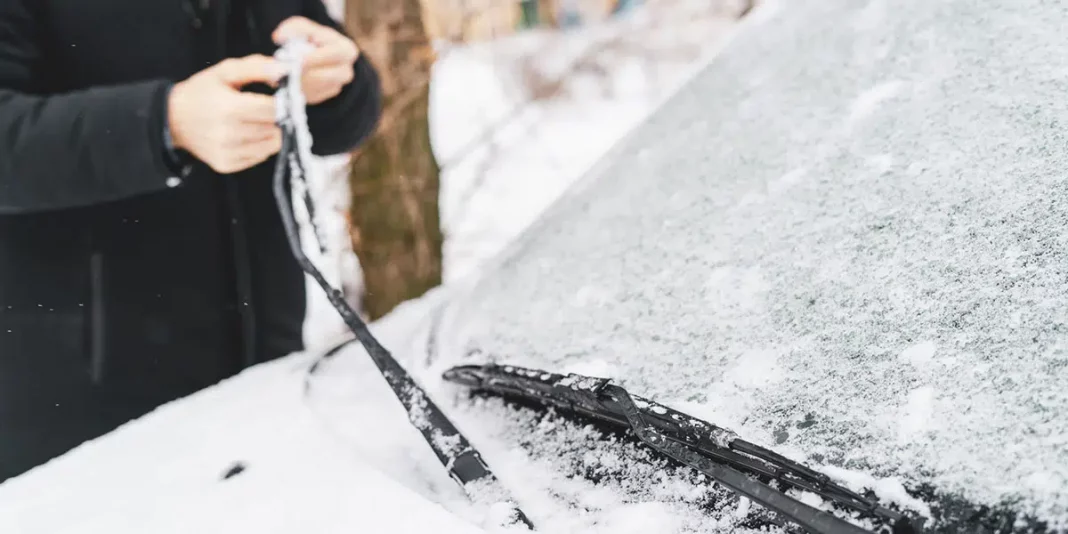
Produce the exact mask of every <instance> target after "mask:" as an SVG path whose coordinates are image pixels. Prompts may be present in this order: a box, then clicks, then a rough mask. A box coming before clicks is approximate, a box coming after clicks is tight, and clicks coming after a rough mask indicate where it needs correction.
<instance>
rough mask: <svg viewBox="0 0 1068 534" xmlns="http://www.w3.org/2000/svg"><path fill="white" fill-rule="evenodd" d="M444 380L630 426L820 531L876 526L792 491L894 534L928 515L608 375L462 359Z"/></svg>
mask: <svg viewBox="0 0 1068 534" xmlns="http://www.w3.org/2000/svg"><path fill="white" fill-rule="evenodd" d="M444 378H445V379H446V380H448V381H450V382H455V383H459V384H463V385H465V386H468V387H470V388H471V389H473V390H475V391H482V392H489V393H495V394H498V395H503V396H511V397H517V398H522V399H527V400H533V401H536V402H538V403H540V404H543V405H547V406H554V407H557V408H560V409H563V410H568V411H571V412H574V413H577V414H580V415H583V416H587V417H590V418H593V419H597V420H599V421H602V422H604V423H607V424H609V425H610V426H613V427H616V428H622V429H624V430H627V431H629V432H632V433H633V434H634V435H635V436H636V437H637V438H638V439H639V440H641V442H643V443H644V444H645V445H647V446H648V447H650V448H652V449H653V450H655V451H657V452H659V453H661V454H663V455H665V456H668V457H670V458H672V459H674V460H676V461H678V462H681V463H682V464H684V465H687V466H689V467H691V468H694V469H696V470H698V471H700V472H702V473H704V474H705V475H707V476H709V477H711V478H712V479H713V480H715V481H717V482H718V483H720V484H722V485H723V486H725V487H727V488H729V489H731V490H732V491H734V492H735V493H738V494H739V495H742V496H745V497H747V498H749V499H750V500H752V501H753V502H756V503H758V504H760V505H761V506H763V507H765V508H767V509H769V510H771V511H773V512H775V513H776V514H778V515H779V516H780V517H782V518H784V519H786V520H788V521H791V522H793V523H796V524H797V525H799V526H801V527H803V528H804V529H805V530H807V531H809V532H814V533H818V534H870V532H871V531H869V530H866V529H864V528H861V527H859V526H857V525H854V524H853V523H850V522H848V521H846V520H844V519H841V518H839V517H837V516H835V515H833V514H831V513H829V512H826V511H823V510H819V509H817V508H814V507H812V506H810V505H808V504H805V503H803V502H801V501H800V500H798V499H796V498H794V497H791V496H790V495H788V494H787V493H786V491H787V490H788V489H791V488H793V489H797V490H802V491H807V492H811V493H814V494H816V495H819V496H820V497H822V498H823V499H825V500H826V501H829V502H831V503H834V504H835V505H837V506H838V507H840V508H843V509H847V510H851V511H854V512H857V513H858V514H860V515H861V516H862V517H868V518H872V519H874V520H876V521H877V522H879V523H881V524H883V525H886V526H888V527H889V528H891V529H892V531H893V532H894V533H895V534H898V533H906V532H921V531H922V526H923V520H922V518H915V517H910V516H906V515H905V514H902V513H900V512H897V511H895V510H891V509H889V508H886V507H884V506H882V505H880V504H879V503H878V502H877V501H875V500H873V499H870V498H868V497H865V496H864V495H861V494H859V493H856V492H854V491H852V490H850V489H849V488H846V487H844V486H842V485H840V484H837V483H835V482H833V481H832V480H830V478H829V477H828V476H827V475H825V474H823V473H820V472H818V471H815V470H813V469H810V468H808V467H805V466H804V465H802V464H800V463H798V462H795V461H793V460H790V459H788V458H786V457H785V456H782V455H780V454H777V453H775V452H774V451H771V450H768V449H766V448H764V447H761V446H759V445H756V444H754V443H751V442H749V441H746V440H744V439H741V438H740V437H738V435H737V434H735V433H734V432H732V431H731V430H728V429H725V428H721V427H718V426H715V425H713V424H711V423H708V422H706V421H702V420H700V419H697V418H694V417H691V416H689V415H686V414H684V413H682V412H679V411H676V410H673V409H671V408H668V407H667V406H663V405H661V404H658V403H656V402H653V401H651V400H648V399H645V398H642V397H639V396H637V395H631V394H630V393H628V392H627V391H626V390H625V389H623V388H622V387H620V386H617V385H615V384H612V383H611V381H610V380H609V379H605V378H595V377H589V376H583V375H576V374H568V375H562V374H556V373H550V372H546V371H539V370H535V369H525V368H522V367H516V366H507V365H506V366H501V365H494V364H490V365H464V366H459V367H454V368H452V369H449V370H448V371H446V372H445V373H444Z"/></svg>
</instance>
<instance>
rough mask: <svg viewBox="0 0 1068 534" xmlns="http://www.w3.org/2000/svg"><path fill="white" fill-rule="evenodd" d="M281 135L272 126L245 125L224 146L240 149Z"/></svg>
mask: <svg viewBox="0 0 1068 534" xmlns="http://www.w3.org/2000/svg"><path fill="white" fill-rule="evenodd" d="M281 135H282V132H281V130H280V129H279V128H278V127H277V126H275V125H273V124H256V125H245V126H244V127H243V128H241V129H240V130H239V131H237V132H236V133H234V134H233V135H232V137H230V138H229V139H228V140H227V142H226V145H227V146H228V147H229V148H241V147H245V146H248V145H255V144H257V143H260V142H263V141H266V140H268V139H271V138H273V137H280V136H281Z"/></svg>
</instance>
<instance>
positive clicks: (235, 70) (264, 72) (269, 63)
mask: <svg viewBox="0 0 1068 534" xmlns="http://www.w3.org/2000/svg"><path fill="white" fill-rule="evenodd" d="M215 72H216V74H217V75H218V76H219V79H220V80H222V82H223V83H225V84H226V85H229V86H230V87H233V88H235V89H239V88H241V87H243V86H245V85H248V84H251V83H266V84H270V85H274V84H276V83H278V80H279V79H281V78H282V76H284V75H285V72H286V71H285V67H283V66H282V64H281V63H279V62H278V61H277V60H275V59H274V58H270V57H267V56H264V55H261V54H255V55H251V56H245V57H243V58H231V59H225V60H223V61H222V62H221V63H219V64H218V65H216V67H215Z"/></svg>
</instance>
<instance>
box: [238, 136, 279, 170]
mask: <svg viewBox="0 0 1068 534" xmlns="http://www.w3.org/2000/svg"><path fill="white" fill-rule="evenodd" d="M280 150H282V131H281V130H278V131H276V132H274V134H272V135H271V136H270V137H268V138H266V139H263V140H261V141H257V142H255V143H249V144H247V145H245V146H243V147H241V149H240V150H239V151H238V154H239V156H238V157H240V158H242V160H243V161H246V162H252V164H253V165H257V164H259V163H262V162H264V161H266V160H267V158H269V157H271V156H273V155H275V154H277V153H278V151H280Z"/></svg>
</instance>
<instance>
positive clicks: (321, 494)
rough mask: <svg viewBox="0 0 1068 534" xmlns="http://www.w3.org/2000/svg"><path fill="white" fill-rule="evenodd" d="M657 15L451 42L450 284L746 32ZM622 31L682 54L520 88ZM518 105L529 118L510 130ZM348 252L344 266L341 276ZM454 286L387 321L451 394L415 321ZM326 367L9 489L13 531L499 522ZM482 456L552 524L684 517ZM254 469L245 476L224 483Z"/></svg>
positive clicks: (369, 379)
mask: <svg viewBox="0 0 1068 534" xmlns="http://www.w3.org/2000/svg"><path fill="white" fill-rule="evenodd" d="M647 22H648V21H643V19H642V18H641V16H640V15H638V16H636V17H634V18H632V19H629V20H624V21H620V22H616V23H613V24H610V25H606V26H602V27H594V28H589V29H586V30H582V31H576V32H574V33H571V34H568V35H567V36H565V37H563V38H562V39H560V38H553V37H552V36H548V35H545V34H536V33H535V34H529V35H524V36H519V37H515V38H512V39H509V40H508V41H505V42H501V43H493V44H487V45H480V46H472V47H468V48H454V49H450V50H447V51H445V52H444V53H443V56H442V60H441V62H440V64H439V65H438V67H437V70H436V72H435V73H434V76H435V78H434V83H433V99H434V100H433V104H432V105H433V108H432V114H433V115H432V121H433V123H434V124H433V126H434V132H433V135H434V144H435V150H436V151H437V152H438V155H439V157H440V158H441V160H442V161H443V162H446V163H447V164H448V166H447V168H446V169H445V172H444V175H443V198H442V202H443V213H444V217H445V226H446V230H447V232H448V241H447V251H446V273H447V278H448V279H449V281H450V282H451V281H455V280H460V279H463V278H466V277H471V276H477V273H478V269H479V267H480V265H482V263H483V262H485V261H486V260H487V258H490V257H492V255H493V254H494V253H496V252H497V251H499V250H500V249H501V248H503V247H504V246H505V245H506V244H507V243H508V241H509V240H510V239H511V238H512V237H514V236H515V235H516V234H518V233H519V232H520V231H522V229H523V228H524V227H526V226H527V225H528V224H529V223H530V222H531V221H532V220H534V219H535V218H536V217H537V215H538V214H539V213H540V212H541V211H542V210H543V209H544V208H545V207H546V206H548V205H549V204H550V203H551V202H552V201H553V200H554V199H555V198H557V196H559V195H560V194H561V193H562V192H563V191H564V190H565V189H566V188H567V187H568V186H569V185H570V184H571V183H572V182H573V181H574V180H575V179H576V178H578V177H579V176H581V175H582V174H583V172H584V171H585V170H586V169H587V168H589V167H590V166H591V165H592V164H593V163H594V162H595V161H596V160H597V159H598V158H599V157H600V156H601V155H602V154H603V153H604V152H605V151H606V150H607V149H608V148H609V147H610V146H611V145H612V144H613V143H614V142H615V141H616V140H617V139H619V138H620V137H621V136H622V135H623V134H624V133H626V132H627V131H628V130H629V129H630V128H632V127H633V126H634V125H636V124H637V123H638V122H639V121H641V120H642V118H643V117H645V116H646V115H647V114H648V113H649V112H650V111H651V110H652V109H654V108H655V107H656V106H657V105H658V104H659V103H660V102H661V101H662V100H663V99H664V98H665V97H666V96H667V95H669V94H670V93H671V91H672V90H674V89H675V88H676V87H678V85H679V84H680V83H681V82H682V81H683V80H685V79H686V78H687V77H688V76H690V75H691V74H692V72H693V71H694V70H695V69H696V68H697V67H699V66H700V65H702V64H703V63H704V62H705V61H707V60H708V59H709V58H710V57H711V55H712V54H713V53H714V52H715V50H716V49H717V48H718V47H719V46H720V44H721V43H722V42H723V40H724V39H725V38H726V37H727V36H728V34H729V31H728V30H729V29H730V26H731V22H730V21H729V20H728V19H726V18H714V17H712V18H710V17H707V16H705V17H703V18H702V17H701V16H694V14H693V13H689V14H687V13H678V14H677V17H676V18H675V19H672V20H669V21H668V22H667V23H666V24H663V25H660V26H657V27H658V28H659V29H658V30H655V31H647V32H646V33H638V32H636V30H641V29H642V28H650V27H652V25H650V24H648V23H647ZM642 31H645V30H642ZM628 32H629V33H628ZM621 34H624V35H625V37H626V36H628V35H629V37H626V38H625V39H624V41H628V42H632V43H633V41H635V40H639V41H641V42H642V46H646V45H648V46H649V47H653V48H656V47H661V48H662V49H663V50H668V51H669V52H668V54H667V55H663V56H658V55H653V56H650V57H649V59H648V61H644V60H639V59H635V58H634V57H633V56H628V55H627V54H620V55H617V56H615V57H614V58H613V57H601V56H598V57H599V58H600V59H599V63H601V64H603V65H604V68H605V69H606V70H605V76H604V77H601V76H598V77H596V78H590V77H583V76H577V77H572V78H571V79H570V80H569V81H568V82H567V83H566V84H565V85H566V86H567V87H568V91H567V92H566V95H567V96H565V97H563V98H557V99H550V100H547V101H541V102H535V103H532V104H524V103H523V102H522V100H523V99H522V98H517V96H516V95H519V94H521V92H520V91H519V90H518V89H517V86H518V80H519V78H520V76H519V73H518V72H517V69H516V65H517V63H516V61H515V60H516V58H518V57H522V56H525V55H530V54H531V52H532V51H534V50H542V51H547V50H548V51H551V52H553V53H552V54H548V53H543V54H540V55H538V56H536V57H537V58H538V59H537V60H536V62H535V63H537V66H538V68H543V69H544V70H545V71H547V72H550V73H551V72H553V71H554V70H556V71H559V70H561V69H565V68H566V66H567V65H568V64H569V61H568V58H571V59H574V58H576V57H581V56H582V55H583V53H584V51H588V50H590V49H591V48H592V47H594V46H597V45H598V43H604V42H605V40H607V39H615V38H616V37H618V36H619V35H621ZM679 44H682V45H684V46H683V47H682V49H683V50H684V52H685V53H683V54H682V55H677V54H678V50H679V48H678V47H677V46H676V45H679ZM694 45H696V46H694ZM561 52H563V53H561ZM554 61H555V62H556V63H557V64H553V62H554ZM606 87H607V88H609V89H611V91H604V89H605V88H606ZM515 109H520V110H521V111H520V112H519V113H515V114H513V113H512V111H513V110H515ZM505 116H510V117H512V120H509V121H504V122H503V123H502V121H501V120H500V119H501V118H502V117H505ZM491 125H495V127H496V128H495V129H494V130H492V132H491V133H490V134H489V135H487V128H488V127H489V126H491ZM483 138H484V140H488V141H489V142H488V143H484V142H480V141H479V139H483ZM471 147H473V148H471ZM327 163H328V164H329V162H327ZM334 163H336V161H335V162H334ZM314 185H315V184H313V186H314ZM324 187H325V190H328V189H329V187H326V186H324ZM342 207H343V206H342ZM335 222H336V221H335ZM328 224H329V222H328ZM328 230H330V231H333V232H335V233H336V232H337V231H338V226H337V225H334V227H333V228H332V229H328ZM318 259H320V260H322V258H318ZM333 261H336V262H341V261H344V260H343V259H337V258H335V259H334V260H333ZM340 265H341V264H340V263H335V264H333V265H332V266H330V267H327V268H326V269H325V270H326V271H327V272H328V273H333V277H334V278H335V280H337V272H338V270H339V269H341V268H342V267H340ZM312 290H313V291H318V289H317V288H314V287H313V288H312ZM444 291H447V288H443V289H440V290H436V291H433V292H431V293H430V294H428V295H427V296H426V297H425V298H423V299H420V300H419V301H415V302H411V303H408V304H405V305H403V306H401V307H400V308H399V309H398V310H397V311H396V312H395V313H394V314H392V315H391V316H390V317H388V318H386V319H384V320H383V321H381V322H379V324H376V325H375V326H374V330H375V331H376V333H377V334H378V335H379V336H380V337H381V339H382V340H383V342H384V343H385V344H386V346H388V347H390V349H391V350H393V351H394V352H395V354H396V355H397V356H398V357H399V358H400V359H402V361H406V362H408V363H409V364H410V365H411V366H412V367H413V372H414V373H415V374H416V375H417V376H418V377H419V378H420V379H422V380H424V381H426V382H427V383H428V384H431V385H432V387H434V389H435V390H436V391H442V390H441V389H439V388H438V386H440V384H437V382H436V380H435V378H434V377H433V376H432V375H431V374H428V373H425V372H423V371H422V370H421V369H420V368H419V367H418V365H417V364H416V362H417V361H418V360H416V359H415V358H416V357H417V356H418V352H417V351H416V350H414V349H413V347H415V346H417V345H418V344H419V341H420V339H418V338H413V335H412V332H413V331H417V332H418V331H420V329H423V331H425V329H426V328H427V324H426V323H427V321H428V319H429V310H431V309H432V308H433V307H434V304H435V302H436V300H437V299H438V298H440V297H441V296H442V295H443V293H444ZM310 299H311V304H312V306H311V309H310V313H309V327H308V330H307V332H308V335H309V338H310V339H309V341H310V344H311V345H312V346H313V347H321V346H322V345H324V344H326V343H328V342H329V341H330V340H332V339H335V338H336V336H337V335H338V334H339V332H340V331H341V330H342V329H343V328H342V327H341V324H340V322H339V321H338V320H337V318H336V315H335V313H334V312H333V310H331V309H330V308H328V307H327V306H326V305H325V302H324V301H323V300H322V298H321V295H320V294H312V295H310ZM312 361H313V356H312V355H310V354H297V355H293V356H291V357H289V358H286V359H283V360H280V361H276V362H271V363H268V364H264V365H261V366H258V367H256V368H254V369H251V370H248V371H247V372H245V373H243V374H241V375H239V376H237V377H234V378H232V379H230V380H227V381H225V382H224V383H222V384H220V385H218V386H216V387H214V388H211V389H209V390H206V391H204V392H201V393H199V394H196V395H193V396H191V397H189V398H187V399H183V400H181V401H178V402H175V403H172V404H170V405H167V406H164V407H162V408H160V409H159V410H157V411H156V412H154V413H152V414H150V415H148V416H146V417H144V418H142V419H140V420H138V421H134V422H131V423H129V424H127V425H125V426H124V427H122V428H120V429H118V430H116V431H115V432H113V433H112V434H110V435H108V436H106V437H104V438H101V439H99V440H95V441H93V442H90V443H87V444H85V445H83V446H81V447H79V448H78V449H76V450H74V451H72V452H71V453H69V454H67V455H65V456H63V457H61V458H58V459H56V460H54V461H53V462H51V463H49V464H47V465H45V466H42V467H40V468H38V469H37V470H35V471H33V472H31V473H29V474H27V475H24V476H22V477H19V478H17V479H14V480H10V481H8V482H6V483H4V484H2V485H0V532H5V533H6V532H12V533H15V532H17V533H20V534H36V533H41V534H44V533H48V534H63V533H79V534H82V533H98V532H99V533H104V532H107V533H135V532H136V533H142V532H153V533H157V532H198V533H215V532H218V533H220V534H221V533H227V534H232V533H234V532H257V533H296V532H300V533H310V532H315V533H324V532H353V531H360V532H387V531H388V532H436V533H442V534H453V533H457V534H459V533H467V532H476V531H480V528H479V523H480V522H481V521H482V519H483V518H482V517H481V515H480V511H477V510H469V509H467V508H466V505H465V501H464V499H463V497H462V495H460V494H459V492H458V489H457V488H456V486H455V484H454V483H453V482H452V481H451V480H450V479H449V478H448V477H447V475H446V474H445V471H444V470H443V469H442V468H441V466H440V465H439V464H438V463H437V460H436V459H435V458H434V457H433V455H432V454H431V453H430V451H429V449H427V448H426V446H425V444H424V443H423V442H422V439H421V437H420V436H419V435H418V434H417V433H416V432H415V431H414V430H413V429H412V428H411V427H410V426H409V425H408V422H407V419H406V416H405V414H404V412H403V410H402V409H401V408H400V406H399V404H398V403H397V402H396V400H395V398H394V397H393V394H392V392H391V391H389V390H388V388H386V386H385V384H384V382H383V381H382V380H381V378H380V376H379V374H378V372H377V370H375V369H374V367H373V366H372V365H371V363H370V361H369V360H366V359H359V358H344V359H339V360H337V361H336V362H328V363H327V364H326V365H325V366H323V367H322V368H321V369H320V370H319V372H317V373H316V374H315V375H314V376H309V375H308V370H309V367H310V365H311V363H312ZM464 430H472V429H470V428H467V429H464ZM473 436H475V437H477V432H476V434H474V435H473ZM483 453H484V454H485V456H486V457H487V459H488V460H489V461H490V462H491V463H493V464H494V467H495V468H499V469H500V471H501V473H502V475H503V476H502V478H505V479H506V484H508V483H509V482H511V483H510V484H508V485H510V486H511V489H512V490H513V491H514V492H515V494H516V496H518V497H519V498H520V499H521V500H522V501H523V503H524V509H525V510H526V511H527V513H528V514H529V515H530V516H531V517H532V518H534V519H535V520H536V521H538V522H539V523H540V524H541V525H543V528H542V530H543V531H545V532H568V533H571V532H605V533H608V532H611V533H612V534H627V533H631V532H633V533H639V532H641V533H645V532H650V531H658V532H668V531H670V529H669V528H668V529H665V528H663V527H665V526H667V525H670V524H673V523H675V522H678V521H679V520H678V519H677V518H673V517H672V509H671V508H670V506H666V505H665V506H662V505H637V504H635V505H626V504H624V503H620V502H615V501H614V500H613V497H612V495H611V493H610V492H604V491H600V492H599V491H597V490H596V488H592V487H589V485H588V484H587V485H583V484H582V483H580V482H575V483H573V484H571V485H570V486H568V484H567V483H564V484H562V485H561V484H560V482H561V481H556V480H549V479H547V478H546V473H545V472H543V471H540V470H539V467H538V464H536V463H531V462H529V461H527V460H528V459H527V458H525V457H524V455H523V454H522V453H521V452H518V451H515V450H509V449H507V448H503V447H500V446H498V447H492V446H490V447H489V448H486V449H484V450H483ZM235 465H241V466H243V467H244V469H243V471H241V472H240V473H239V474H236V475H235V476H233V477H231V478H228V479H224V476H223V475H224V473H226V472H227V471H229V470H231V469H232V468H233V467H234V466H235ZM509 477H511V478H509ZM516 481H523V482H522V483H517V482H516ZM550 485H554V486H555V488H550ZM550 489H553V490H554V491H564V492H567V493H575V494H581V495H582V499H583V506H584V507H585V508H586V509H587V510H588V509H589V507H590V506H599V507H605V506H613V507H615V509H616V511H617V512H618V513H616V514H613V516H612V517H613V519H612V520H611V521H607V522H606V521H603V516H597V515H594V516H591V515H590V514H588V513H585V512H580V511H579V510H577V509H576V510H571V511H568V510H566V509H565V510H561V509H560V508H559V506H558V505H557V504H556V503H555V501H553V500H552V499H550V498H549V497H547V496H546V495H547V494H548V493H550V492H549V491H548V490H550ZM562 512H564V513H562ZM597 518H600V519H597Z"/></svg>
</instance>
